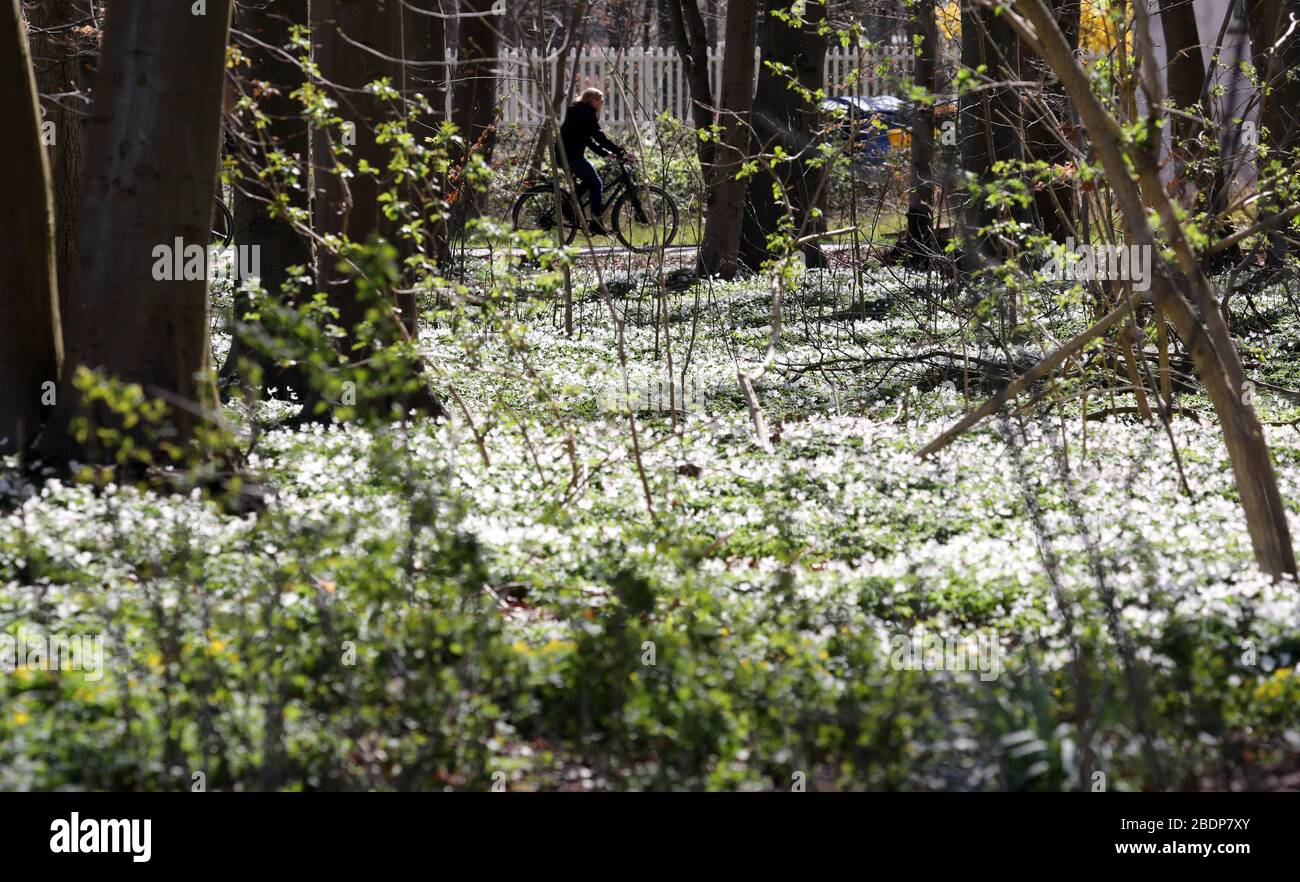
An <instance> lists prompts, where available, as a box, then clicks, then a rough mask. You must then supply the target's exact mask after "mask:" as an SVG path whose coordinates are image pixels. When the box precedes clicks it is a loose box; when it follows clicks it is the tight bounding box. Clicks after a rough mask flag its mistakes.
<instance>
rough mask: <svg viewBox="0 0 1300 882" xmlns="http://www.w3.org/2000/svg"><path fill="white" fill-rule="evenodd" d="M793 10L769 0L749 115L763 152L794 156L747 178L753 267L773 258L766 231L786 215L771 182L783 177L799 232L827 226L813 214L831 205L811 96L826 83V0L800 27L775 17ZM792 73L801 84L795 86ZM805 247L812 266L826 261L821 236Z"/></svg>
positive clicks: (745, 253) (746, 240)
mask: <svg viewBox="0 0 1300 882" xmlns="http://www.w3.org/2000/svg"><path fill="white" fill-rule="evenodd" d="M788 8H789V4H788V2H787V0H764V11H765V12H766V13H767V16H766V29H765V30H764V34H763V55H762V65H761V66H760V68H759V72H758V88H757V90H756V92H755V94H754V108H753V113H752V114H751V119H752V121H753V127H754V132H755V134H756V135H757V137H758V141H759V143H758V145H757V146H758V149H759V152H760V153H764V154H767V153H772V152H773V150H774V149H775V148H776V147H780V148H781V149H782V150H783V151H784V152H785V153H786V155H787V156H791V157H797V158H795V159H792V160H787V161H784V162H781V163H780V164H778V165H777V166H776V167H775V171H776V177H775V178H774V177H773V175H772V173H771V172H769V171H767V170H766V169H765V168H764V169H760V170H759V171H758V172H757V173H755V174H754V175H752V176H751V177H750V178H749V179H748V207H747V208H746V210H745V215H744V222H743V224H742V227H741V244H740V257H741V260H742V262H743V263H744V264H745V266H746V267H747V268H749V269H751V270H757V269H758V268H759V267H760V266H761V265H762V263H763V261H765V260H769V259H770V258H772V257H773V254H772V253H771V251H770V249H769V248H768V244H767V243H768V236H769V235H771V234H772V233H775V232H777V230H778V229H779V228H780V225H781V220H782V218H783V217H784V216H785V215H786V213H787V212H786V204H785V201H779V200H778V198H777V196H776V194H775V193H774V187H773V185H774V184H777V183H779V185H780V186H779V189H780V190H781V191H783V192H784V193H785V199H786V200H788V202H789V207H790V209H791V212H790V214H791V220H792V221H793V227H794V229H793V232H794V234H795V235H797V236H799V237H803V236H807V235H810V234H812V233H815V232H819V231H821V230H824V229H825V226H826V225H825V221H824V220H823V219H819V218H816V217H815V216H814V209H819V208H820V209H824V207H825V204H826V188H825V186H824V179H825V175H826V169H825V167H824V166H822V167H818V166H815V165H810V164H809V161H810V160H815V159H817V158H818V155H817V153H816V149H817V145H816V143H815V137H816V133H817V129H818V118H817V104H816V102H815V101H814V100H812V99H810V98H809V97H807V96H809V95H815V94H817V93H818V92H819V91H820V90H821V89H822V88H823V87H824V86H825V82H826V38H825V37H824V36H823V35H822V34H819V33H818V28H819V27H820V26H821V25H822V24H824V23H825V21H826V4H825V3H822V2H813V3H809V4H808V5H807V6H806V7H804V21H803V24H802V26H798V25H795V24H794V23H793V22H790V21H785V20H783V19H781V18H778V17H776V16H774V15H773V13H774V12H777V11H784V10H786V9H788ZM768 62H773V63H775V64H778V65H781V67H782V70H784V71H786V72H784V73H776V72H774V71H773V70H772V68H771V67H769V65H768ZM792 77H793V79H794V81H795V82H796V83H797V84H798V86H799V88H797V89H795V88H792V83H791V78H792ZM823 215H824V212H823ZM803 253H804V259H805V261H806V262H807V265H808V266H810V267H818V266H825V265H826V255H825V254H824V253H823V252H822V250H821V247H820V245H819V244H817V243H816V242H809V243H807V244H806V245H804V246H803Z"/></svg>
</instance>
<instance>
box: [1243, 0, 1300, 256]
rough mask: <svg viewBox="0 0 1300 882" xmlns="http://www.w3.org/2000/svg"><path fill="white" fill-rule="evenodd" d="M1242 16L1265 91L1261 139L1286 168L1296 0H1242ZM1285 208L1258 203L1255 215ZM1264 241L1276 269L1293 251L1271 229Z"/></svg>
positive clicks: (1293, 130)
mask: <svg viewBox="0 0 1300 882" xmlns="http://www.w3.org/2000/svg"><path fill="white" fill-rule="evenodd" d="M1246 15H1247V21H1248V27H1249V29H1250V45H1251V60H1252V62H1253V63H1254V66H1255V71H1256V73H1257V75H1258V76H1259V79H1260V82H1261V83H1262V84H1264V90H1265V91H1264V95H1263V96H1262V97H1261V100H1260V111H1259V124H1260V128H1261V129H1262V130H1263V131H1264V132H1266V134H1267V138H1266V140H1265V139H1261V140H1263V141H1264V143H1265V144H1266V145H1267V148H1268V153H1267V156H1268V158H1269V159H1270V160H1271V159H1278V160H1280V161H1281V162H1282V164H1283V165H1284V166H1287V165H1288V164H1293V163H1294V162H1295V153H1296V148H1297V146H1300V28H1297V29H1296V30H1294V31H1290V33H1289V35H1288V30H1289V29H1290V16H1291V15H1294V16H1295V17H1296V18H1297V19H1300V0H1247V2H1246ZM1284 37H1285V39H1283V38H1284ZM1279 41H1280V42H1281V45H1278V44H1279ZM1290 207H1291V206H1290V205H1283V204H1269V205H1261V206H1260V215H1261V216H1262V215H1264V214H1266V213H1269V210H1281V209H1286V208H1290ZM1268 239H1269V245H1268V258H1269V262H1270V263H1271V264H1273V265H1275V266H1277V265H1280V264H1281V262H1282V258H1283V257H1284V256H1285V255H1287V254H1290V253H1291V252H1292V251H1293V250H1294V249H1293V247H1292V246H1291V244H1290V243H1289V242H1288V241H1287V240H1286V237H1285V236H1284V235H1283V232H1282V231H1281V230H1274V231H1272V232H1271V233H1270V234H1269V237H1268Z"/></svg>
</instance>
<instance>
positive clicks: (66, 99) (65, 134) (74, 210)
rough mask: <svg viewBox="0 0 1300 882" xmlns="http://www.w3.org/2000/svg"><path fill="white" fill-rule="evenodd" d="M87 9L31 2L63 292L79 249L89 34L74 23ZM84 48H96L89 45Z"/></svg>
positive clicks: (71, 2)
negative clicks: (86, 37)
mask: <svg viewBox="0 0 1300 882" xmlns="http://www.w3.org/2000/svg"><path fill="white" fill-rule="evenodd" d="M82 16H83V10H82V9H81V8H79V4H78V3H76V2H75V0H38V2H36V3H32V4H29V6H28V11H27V19H28V22H29V23H30V24H31V27H32V61H33V66H34V67H35V70H36V89H37V91H38V92H39V93H40V95H41V108H42V109H43V111H44V114H43V116H42V118H41V122H42V127H43V133H44V132H48V134H49V136H50V137H49V138H46V139H45V142H46V145H47V147H48V149H49V158H50V178H51V180H52V183H53V187H54V243H55V251H54V253H55V263H56V265H57V266H58V273H59V293H60V296H65V297H66V296H67V294H68V292H69V291H71V290H72V275H73V267H74V266H75V263H76V253H77V215H78V213H79V210H80V206H81V165H82V161H81V125H82V119H83V118H84V117H85V116H86V110H87V107H86V106H83V104H82V102H81V98H80V97H78V95H77V94H76V93H80V92H82V91H84V90H85V88H86V87H87V86H88V82H87V80H88V78H89V77H88V75H87V71H88V69H89V67H90V65H89V64H88V63H86V60H85V58H83V57H82V53H83V44H84V43H85V40H84V38H83V37H82V36H81V35H80V34H79V33H77V32H76V31H75V30H73V29H72V27H71V25H73V24H74V23H76V22H77V21H78V20H80V19H81V18H82ZM84 51H85V52H89V51H91V50H90V48H84ZM51 139H52V141H53V143H50V141H51Z"/></svg>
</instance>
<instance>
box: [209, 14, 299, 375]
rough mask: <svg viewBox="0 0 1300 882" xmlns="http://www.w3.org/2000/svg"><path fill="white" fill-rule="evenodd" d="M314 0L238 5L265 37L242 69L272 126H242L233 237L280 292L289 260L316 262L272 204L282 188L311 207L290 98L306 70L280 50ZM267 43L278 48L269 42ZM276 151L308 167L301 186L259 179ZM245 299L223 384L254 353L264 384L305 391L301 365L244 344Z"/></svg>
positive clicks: (243, 18) (243, 24)
mask: <svg viewBox="0 0 1300 882" xmlns="http://www.w3.org/2000/svg"><path fill="white" fill-rule="evenodd" d="M307 2H308V0H249V2H246V3H242V4H240V6H239V8H238V10H237V11H236V26H237V27H238V28H239V30H240V31H242V32H243V33H246V34H248V35H250V36H252V37H255V38H256V40H257V41H258V42H256V43H255V42H252V41H249V42H248V43H247V45H245V46H244V47H243V51H244V53H245V55H247V56H248V57H249V58H250V59H251V61H252V65H251V66H250V67H248V68H241V75H242V79H243V80H244V82H245V83H246V84H247V85H246V87H245V91H246V92H247V93H250V94H252V93H259V94H258V97H257V104H258V107H259V108H260V110H261V111H262V112H263V113H264V114H265V115H266V117H267V125H266V126H265V127H264V128H262V129H257V128H255V127H253V126H251V125H249V126H248V127H247V128H246V129H245V130H244V131H243V132H241V135H242V137H241V138H240V140H239V143H240V150H241V152H242V157H241V158H242V159H243V161H244V163H243V164H244V171H245V174H244V177H243V180H242V181H240V182H239V183H237V184H236V186H235V208H234V215H235V229H234V234H235V236H234V243H235V245H237V246H254V247H256V248H258V249H259V260H258V263H259V265H260V271H261V286H262V288H263V289H264V290H265V291H266V292H267V293H268V294H269V295H270V296H271V297H273V298H279V297H280V296H281V290H282V288H283V285H284V283H285V282H287V281H289V279H290V273H289V267H291V266H299V267H310V266H311V265H312V250H311V242H310V240H309V239H307V238H306V237H305V236H303V235H302V234H301V233H300V232H298V231H297V230H295V229H294V226H293V224H292V223H291V222H290V221H288V220H286V219H284V218H283V217H279V216H275V215H273V213H272V211H271V209H270V205H269V204H268V203H270V204H275V203H276V200H277V194H278V193H282V194H283V195H285V196H287V197H288V202H287V206H286V207H289V208H297V209H301V210H303V211H306V210H308V209H309V207H310V204H311V200H310V198H309V195H308V194H309V189H308V186H307V181H308V171H309V168H310V155H309V150H308V148H309V144H310V138H309V136H308V127H307V121H306V119H304V118H303V110H302V105H301V104H300V103H299V102H298V101H297V100H296V99H293V98H291V97H290V95H291V94H292V93H293V92H294V90H296V89H298V88H299V87H300V86H301V85H302V83H303V81H304V79H305V76H304V74H303V71H302V70H301V69H300V68H299V67H298V65H297V64H295V63H293V62H292V61H289V60H287V59H285V58H283V57H282V55H281V54H280V51H276V50H281V51H282V50H283V47H285V46H286V45H287V44H288V42H289V34H290V30H291V28H292V27H293V26H294V25H306V24H307ZM262 44H265V46H271V47H275V48H274V49H267V48H265V46H263V45H262ZM249 119H250V120H251V117H250V118H249ZM277 150H278V151H280V152H281V153H284V154H286V155H288V156H289V157H291V158H292V159H293V161H294V162H295V163H296V165H297V166H298V168H299V169H300V170H301V174H300V176H299V183H300V188H299V189H297V190H294V189H285V188H284V187H282V186H280V185H279V182H278V181H277V182H276V185H275V186H274V187H272V186H268V184H267V183H265V182H263V181H261V180H259V178H258V171H259V170H261V169H263V168H265V167H266V163H267V155H268V154H269V153H271V152H273V151H277ZM241 301H242V298H241V297H239V296H238V294H236V298H235V309H234V313H235V315H234V319H235V332H234V334H233V335H232V338H231V344H230V353H229V354H228V355H227V357H226V362H225V364H224V365H223V366H222V369H221V379H222V381H223V383H224V382H228V381H233V380H235V379H236V378H241V369H240V363H241V360H244V359H251V360H253V361H254V362H256V363H257V364H259V365H260V367H261V369H262V376H263V385H264V386H266V387H268V388H274V389H276V395H277V396H278V397H285V398H287V397H289V396H288V392H289V390H290V389H292V390H295V391H297V392H298V393H302V392H303V391H305V380H304V378H303V377H302V372H301V371H299V370H296V369H294V368H285V369H281V368H277V367H276V366H275V365H273V364H271V363H270V360H269V359H265V358H262V357H260V356H258V355H256V354H255V353H254V352H252V351H251V350H250V349H249V347H248V346H246V345H245V343H244V335H243V334H242V333H240V331H239V325H240V324H241V323H242V322H243V315H244V310H243V307H242V304H241ZM241 379H243V380H247V378H241Z"/></svg>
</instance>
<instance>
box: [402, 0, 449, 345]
mask: <svg viewBox="0 0 1300 882" xmlns="http://www.w3.org/2000/svg"><path fill="white" fill-rule="evenodd" d="M425 5H428V6H429V7H430V9H431V11H433V12H437V13H439V15H420V14H418V13H414V12H412V11H411V10H410V9H405V10H403V15H404V18H405V21H404V24H403V26H402V39H403V45H404V51H403V53H402V57H403V58H404V59H406V61H407V62H408V64H407V65H406V66H405V84H404V86H403V89H402V91H403V94H407V95H409V94H411V93H415V92H421V93H423V94H424V96H425V97H426V98H427V99H428V100H429V106H430V107H431V108H432V113H431V114H430V115H429V117H428V118H427V119H420V120H417V121H416V122H415V123H414V127H413V134H414V135H415V137H416V139H417V140H423V139H425V138H434V139H438V138H439V137H440V136H439V131H440V130H441V128H442V123H443V121H445V120H446V118H447V85H448V81H449V80H450V76H449V74H448V62H447V19H445V18H443V17H442V15H444V14H446V13H445V12H444V9H445V8H450V7H451V3H450V2H444V0H432V2H430V3H429V4H421V8H423V7H424V6H425ZM446 186H447V179H446V176H445V175H436V176H435V179H434V180H432V181H419V182H416V187H414V188H413V189H415V190H417V191H419V190H420V188H424V189H425V192H427V189H429V188H430V187H431V188H432V189H433V190H434V192H435V193H436V195H437V201H436V202H434V203H432V204H425V205H424V206H423V207H424V220H425V224H426V227H425V228H426V230H427V231H428V233H427V235H428V239H427V243H426V247H427V248H428V250H429V254H430V256H431V257H432V259H433V260H434V261H435V262H436V263H437V264H438V265H439V266H442V267H446V266H447V265H448V264H449V263H450V262H451V251H450V245H449V243H448V241H447V217H446V208H447V205H446ZM411 195H412V197H413V198H415V199H417V200H419V199H420V195H419V192H414V193H412V194H411ZM417 204H420V203H419V201H417ZM400 297H401V300H402V304H401V307H402V315H403V316H406V315H407V314H408V307H409V314H410V315H411V316H412V317H414V315H415V307H416V303H415V293H414V290H412V291H411V292H410V293H409V294H402V295H400ZM410 327H411V329H412V331H414V328H415V325H414V324H412V325H411V326H410Z"/></svg>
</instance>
